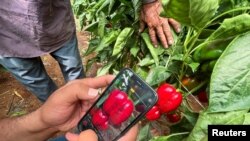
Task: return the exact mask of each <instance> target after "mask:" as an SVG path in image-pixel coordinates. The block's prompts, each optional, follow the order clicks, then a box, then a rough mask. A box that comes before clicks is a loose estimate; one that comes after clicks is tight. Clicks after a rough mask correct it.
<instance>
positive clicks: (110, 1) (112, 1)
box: [109, 0, 115, 14]
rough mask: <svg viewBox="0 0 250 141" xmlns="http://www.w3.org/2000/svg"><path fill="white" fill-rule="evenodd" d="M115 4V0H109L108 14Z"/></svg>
mask: <svg viewBox="0 0 250 141" xmlns="http://www.w3.org/2000/svg"><path fill="white" fill-rule="evenodd" d="M114 4H115V0H109V14H111V10H112V8H113V6H114Z"/></svg>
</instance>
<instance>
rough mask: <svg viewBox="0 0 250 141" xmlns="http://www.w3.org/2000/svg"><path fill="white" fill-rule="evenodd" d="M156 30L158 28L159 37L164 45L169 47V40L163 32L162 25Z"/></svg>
mask: <svg viewBox="0 0 250 141" xmlns="http://www.w3.org/2000/svg"><path fill="white" fill-rule="evenodd" d="M156 30H157V35H158V37H159V39H160V41H161V43H162V45H163V46H164V47H165V48H168V42H167V39H166V37H165V34H164V32H163V28H162V26H158V27H157V28H156Z"/></svg>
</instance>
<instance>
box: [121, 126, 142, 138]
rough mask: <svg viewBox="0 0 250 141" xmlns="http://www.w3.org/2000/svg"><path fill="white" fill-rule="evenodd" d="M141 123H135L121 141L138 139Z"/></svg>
mask: <svg viewBox="0 0 250 141" xmlns="http://www.w3.org/2000/svg"><path fill="white" fill-rule="evenodd" d="M138 131H139V125H138V124H136V125H134V126H133V127H132V128H131V129H130V130H129V131H128V132H127V133H126V134H125V135H124V136H123V137H121V139H119V141H136V138H137V135H138Z"/></svg>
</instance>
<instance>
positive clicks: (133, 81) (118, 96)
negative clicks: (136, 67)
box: [78, 69, 158, 141]
mask: <svg viewBox="0 0 250 141" xmlns="http://www.w3.org/2000/svg"><path fill="white" fill-rule="evenodd" d="M157 99H158V97H157V94H156V92H155V91H154V90H153V89H152V88H151V87H150V86H148V85H147V84H146V83H145V82H144V81H143V80H142V79H140V78H139V77H138V76H137V75H136V74H135V73H134V72H133V71H132V70H130V69H123V70H122V71H121V72H120V73H119V74H118V75H117V76H116V78H115V79H114V80H113V81H112V83H111V84H110V85H109V86H108V87H107V89H106V90H105V91H104V92H103V94H102V95H101V96H100V97H99V98H98V100H97V101H96V102H95V103H94V104H93V106H92V107H91V108H90V109H89V111H88V112H87V114H86V115H85V116H84V117H83V118H82V119H81V120H80V122H79V123H78V129H79V131H83V130H87V129H92V130H94V131H95V132H96V133H97V135H98V138H99V140H101V141H113V140H117V139H119V138H120V137H121V136H122V135H124V134H125V133H126V132H127V131H128V130H129V129H130V128H131V127H132V126H133V125H135V124H136V123H137V122H138V121H139V120H140V119H141V118H143V117H144V115H145V114H146V113H147V111H148V110H149V109H150V108H151V107H152V106H153V105H154V104H155V103H156V101H157Z"/></svg>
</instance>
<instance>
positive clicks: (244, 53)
mask: <svg viewBox="0 0 250 141" xmlns="http://www.w3.org/2000/svg"><path fill="white" fill-rule="evenodd" d="M249 44H250V32H248V33H246V34H244V35H242V36H240V37H238V38H236V39H235V40H233V41H232V42H231V44H230V45H229V46H228V47H227V49H226V50H225V51H224V53H223V54H222V56H221V57H220V58H219V60H218V61H217V63H216V64H215V67H214V70H213V73H212V76H211V83H210V97H209V107H208V111H209V112H222V111H232V110H240V109H249V108H250V102H249V100H250V93H249V92H250V61H249V60H250V48H249Z"/></svg>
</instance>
